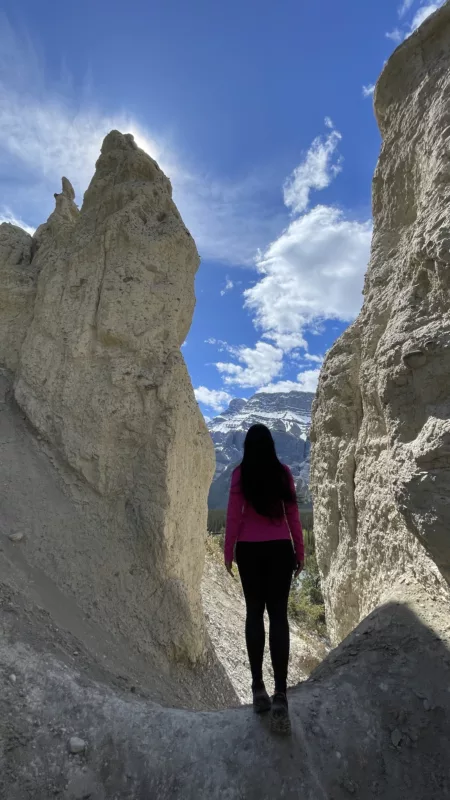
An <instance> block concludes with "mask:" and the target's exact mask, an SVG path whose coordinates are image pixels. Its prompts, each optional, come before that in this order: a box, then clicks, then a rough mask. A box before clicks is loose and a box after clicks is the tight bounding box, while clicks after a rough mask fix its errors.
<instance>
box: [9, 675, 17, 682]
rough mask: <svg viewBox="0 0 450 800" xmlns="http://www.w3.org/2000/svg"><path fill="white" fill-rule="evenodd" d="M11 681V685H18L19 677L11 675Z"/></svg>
mask: <svg viewBox="0 0 450 800" xmlns="http://www.w3.org/2000/svg"><path fill="white" fill-rule="evenodd" d="M9 680H10V682H11V683H16V681H17V676H16V675H10V676H9Z"/></svg>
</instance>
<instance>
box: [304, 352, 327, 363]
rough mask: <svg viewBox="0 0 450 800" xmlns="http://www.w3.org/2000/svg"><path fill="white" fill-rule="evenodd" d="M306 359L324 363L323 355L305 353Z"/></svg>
mask: <svg viewBox="0 0 450 800" xmlns="http://www.w3.org/2000/svg"><path fill="white" fill-rule="evenodd" d="M304 358H305V359H306V361H314V362H315V363H316V364H323V356H314V355H312V353H305V355H304Z"/></svg>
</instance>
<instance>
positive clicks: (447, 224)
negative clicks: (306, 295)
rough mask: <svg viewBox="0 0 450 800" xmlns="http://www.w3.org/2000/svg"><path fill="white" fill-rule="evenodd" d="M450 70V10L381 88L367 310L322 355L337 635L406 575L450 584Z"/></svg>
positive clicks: (320, 449)
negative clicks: (324, 357) (378, 154)
mask: <svg viewBox="0 0 450 800" xmlns="http://www.w3.org/2000/svg"><path fill="white" fill-rule="evenodd" d="M449 67H450V5H449V4H446V5H445V6H444V7H443V8H442V9H441V10H440V11H439V12H438V13H437V14H435V15H434V16H433V17H431V18H430V19H429V20H427V22H425V23H424V25H423V26H422V27H421V28H420V30H419V31H418V32H417V33H416V34H415V35H413V36H412V37H411V38H410V39H408V40H407V41H406V42H405V43H404V44H403V45H402V46H401V47H400V48H399V49H398V50H397V51H396V52H395V53H394V55H393V56H392V58H391V59H390V61H389V63H388V64H387V66H386V67H385V69H384V72H383V74H382V76H381V78H380V80H379V82H378V85H377V88H376V92H375V108H376V114H377V118H378V122H379V126H380V129H381V133H382V137H383V145H382V150H381V156H380V160H379V163H378V166H377V170H376V173H375V178H374V185H373V213H374V236H373V245H372V256H371V262H370V265H369V270H368V273H367V277H366V283H365V292H364V294H365V299H364V306H363V309H362V312H361V314H360V316H359V317H358V319H357V321H356V322H355V323H354V325H352V327H351V328H350V329H349V330H347V331H346V332H345V333H344V335H343V336H342V337H341V338H340V339H339V341H338V342H337V343H336V344H335V346H334V347H333V348H332V350H331V352H330V354H329V355H328V357H327V359H326V362H325V364H324V367H323V370H322V373H321V377H320V382H319V390H318V395H317V400H316V403H315V409H314V418H313V430H312V439H313V442H314V444H313V466H312V486H313V493H314V497H315V530H316V540H317V542H318V559H319V564H320V568H321V571H322V573H323V577H324V593H325V598H326V604H327V612H328V621H329V624H330V632H331V634H332V636H333V638H334V639H335V640H339V639H341V638H342V637H343V636H345V635H346V634H347V633H348V632H349V631H350V630H351V629H352V628H353V627H354V625H356V624H357V622H358V621H359V620H360V619H361V618H362V617H363V616H365V614H367V613H368V612H369V611H370V610H371V609H372V608H374V607H375V606H376V605H377V604H378V603H379V602H380V601H381V600H383V599H384V598H386V597H387V596H389V593H390V591H391V590H392V587H393V585H394V584H395V583H396V581H397V580H398V579H399V578H400V576H402V575H404V574H405V573H410V574H411V576H412V578H413V579H414V580H416V581H419V582H421V583H422V584H423V585H425V586H427V587H428V589H429V590H430V591H435V590H439V587H440V585H441V584H442V576H444V577H445V578H446V579H449V578H450V533H449V531H450V504H449V496H450V291H449V290H450V171H449V163H450V160H449V159H450V116H449V109H450V69H449ZM436 566H437V568H438V569H436ZM438 570H439V572H438Z"/></svg>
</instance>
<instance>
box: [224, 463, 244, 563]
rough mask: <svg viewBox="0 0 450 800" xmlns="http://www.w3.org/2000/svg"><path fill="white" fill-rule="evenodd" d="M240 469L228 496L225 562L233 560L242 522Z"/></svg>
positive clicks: (234, 476)
mask: <svg viewBox="0 0 450 800" xmlns="http://www.w3.org/2000/svg"><path fill="white" fill-rule="evenodd" d="M240 478H241V476H240V470H239V469H235V470H234V472H233V475H232V477H231V487H230V495H229V498H228V509H227V524H226V529H225V547H224V556H225V562H226V563H229V562H231V561H233V557H234V545H235V544H236V539H237V537H238V534H239V527H240V524H241V522H242V505H243V502H244V500H243V495H242V492H241V481H240Z"/></svg>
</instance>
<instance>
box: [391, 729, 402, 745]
mask: <svg viewBox="0 0 450 800" xmlns="http://www.w3.org/2000/svg"><path fill="white" fill-rule="evenodd" d="M402 739H403V736H402V734H401V731H399V729H398V728H396V729H395V730H394V731H392V733H391V742H392V744H393V745H394V747H398V746H399V744H400V742H401V740H402Z"/></svg>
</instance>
